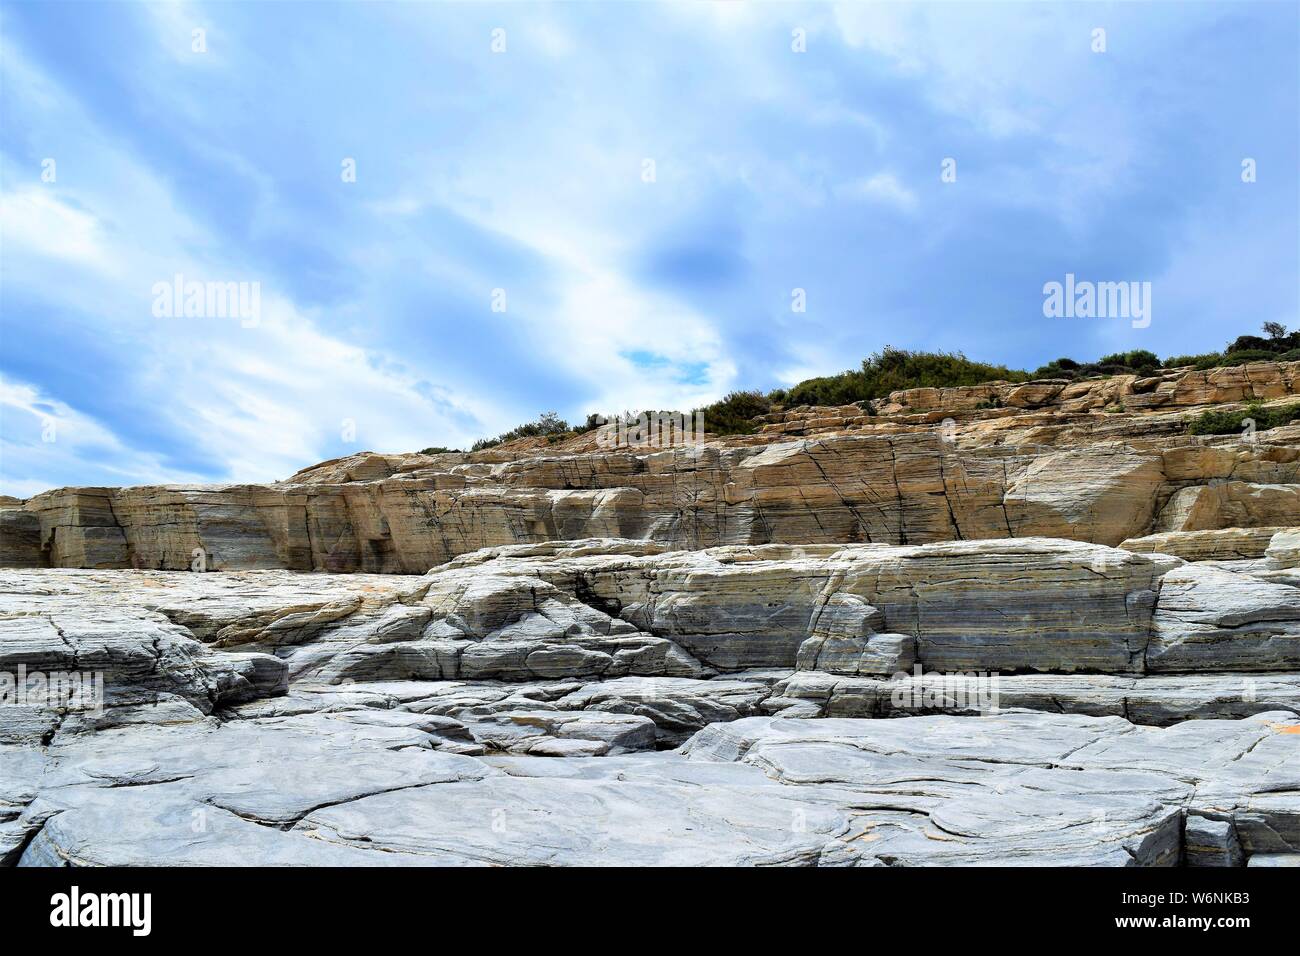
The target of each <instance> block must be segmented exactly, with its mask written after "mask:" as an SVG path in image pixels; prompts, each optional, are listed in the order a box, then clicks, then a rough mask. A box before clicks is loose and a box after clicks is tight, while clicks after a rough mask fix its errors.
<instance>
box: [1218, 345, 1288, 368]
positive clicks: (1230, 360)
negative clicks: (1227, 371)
mask: <svg viewBox="0 0 1300 956" xmlns="http://www.w3.org/2000/svg"><path fill="white" fill-rule="evenodd" d="M1275 361H1277V353H1276V352H1270V351H1269V350H1268V349H1242V350H1240V351H1237V352H1229V353H1228V354H1227V355H1225V356H1224V357H1223V361H1222V362H1220V363H1219V365H1220V367H1226V366H1231V365H1245V364H1246V363H1248V362H1275Z"/></svg>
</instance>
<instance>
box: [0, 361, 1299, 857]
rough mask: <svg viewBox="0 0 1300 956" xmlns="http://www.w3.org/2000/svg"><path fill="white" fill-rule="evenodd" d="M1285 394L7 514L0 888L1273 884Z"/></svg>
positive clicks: (1226, 377) (522, 448) (516, 447)
mask: <svg viewBox="0 0 1300 956" xmlns="http://www.w3.org/2000/svg"><path fill="white" fill-rule="evenodd" d="M1296 373H1297V366H1296V365H1294V364H1292V365H1273V366H1244V367H1241V368H1236V369H1218V370H1212V371H1210V372H1193V371H1190V370H1184V371H1179V372H1172V373H1168V374H1164V375H1161V376H1158V377H1155V378H1151V379H1136V378H1134V377H1132V376H1127V377H1122V378H1118V379H1105V380H1097V381H1091V382H1083V383H1062V382H1033V383H1028V384H1021V385H1003V384H994V385H989V386H978V387H975V388H970V389H944V390H933V389H919V390H913V391H910V392H902V393H895V394H894V395H892V396H890V397H889V398H888V399H887V400H884V401H881V402H877V403H871V404H870V405H869V407H866V408H859V407H858V406H852V408H851V409H791V410H785V411H782V412H780V413H776V414H774V415H772V416H768V419H769V420H766V421H762V422H759V423H758V426H759V430H758V431H757V432H756V433H755V434H753V435H748V436H740V437H732V438H725V439H722V438H720V439H714V440H709V441H706V442H703V443H701V444H698V445H691V446H683V447H672V448H665V449H617V448H616V449H609V448H604V447H601V445H600V443H599V436H597V435H594V434H591V433H587V434H582V435H576V436H573V437H570V438H567V439H564V440H562V441H560V442H557V443H555V444H553V445H550V444H547V443H546V442H545V441H536V440H525V441H522V442H519V443H515V444H513V445H511V446H500V447H497V448H494V449H491V450H489V451H486V452H481V453H478V454H476V455H460V454H448V455H438V456H426V455H377V454H361V455H357V456H352V457H350V458H346V459H341V460H338V461H333V462H326V463H324V464H321V465H318V466H315V467H313V468H310V469H307V470H305V471H303V472H300V473H299V474H297V475H295V476H293V477H292V478H291V479H289V480H287V481H285V482H282V483H276V484H272V485H265V486H219V487H211V486H206V487H157V488H122V489H114V488H71V489H59V490H56V491H51V492H48V493H46V494H43V495H38V496H36V497H35V498H32V499H30V500H28V501H25V502H18V501H14V500H6V501H3V502H0V534H2V537H0V566H3V569H2V570H0V679H3V680H4V683H3V684H2V685H0V698H2V699H3V700H2V703H3V706H0V862H4V863H8V864H14V863H17V864H22V865H125V864H184V865H226V864H248V863H254V864H320V865H428V864H455V865H483V864H534V865H535V864H542V865H562V864H607V863H617V864H641V865H655V864H675V865H716V864H726V865H750V864H787V865H826V866H850V865H851V866H894V865H973V864H991V863H998V864H1005V863H1016V864H1025V863H1028V864H1044V865H1046V864H1051V865H1098V866H1110V865H1122V866H1128V865H1152V866H1162V865H1176V864H1183V865H1190V866H1206V865H1208V866H1225V865H1243V864H1246V865H1253V866H1260V865H1287V864H1294V863H1300V799H1297V792H1300V791H1298V789H1297V783H1296V782H1297V781H1298V780H1300V498H1298V497H1297V496H1298V495H1300V428H1298V427H1297V426H1294V425H1293V426H1286V427H1281V428H1274V429H1270V430H1266V431H1260V432H1259V433H1257V434H1254V435H1245V436H1237V435H1229V436H1222V437H1195V436H1190V435H1188V434H1187V427H1186V426H1187V421H1188V419H1189V418H1190V417H1191V416H1193V415H1196V414H1199V413H1200V412H1202V411H1204V410H1206V409H1207V408H1214V409H1219V410H1223V409H1233V408H1240V407H1244V406H1243V405H1242V403H1244V402H1247V401H1264V402H1277V401H1285V400H1286V399H1287V398H1288V396H1294V395H1295V394H1296V386H1297V381H1296ZM1119 406H1122V407H1119ZM191 568H193V569H195V570H196V571H200V570H201V571H206V572H216V573H191V571H189V570H185V569H191ZM337 572H352V573H346V574H344V573H337ZM86 676H93V678H94V680H93V681H92V682H89V683H85V682H79V681H78V679H79V678H83V677H86Z"/></svg>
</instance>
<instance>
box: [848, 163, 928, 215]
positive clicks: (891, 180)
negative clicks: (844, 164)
mask: <svg viewBox="0 0 1300 956" xmlns="http://www.w3.org/2000/svg"><path fill="white" fill-rule="evenodd" d="M835 195H836V196H837V197H839V198H840V199H861V200H866V201H868V202H878V203H883V204H884V205H887V206H895V207H897V208H898V209H902V210H904V211H911V210H912V209H915V208H916V194H915V193H914V192H912V190H910V189H908V188H907V187H906V186H904V185H903V184H902V183H901V182H899V181H898V177H896V176H895V175H894V174H893V173H887V172H881V173H876V174H875V175H874V176H868V177H865V178H863V179H857V180H854V181H853V182H850V183H845V184H843V185H841V186H839V187H837V188H836V190H835Z"/></svg>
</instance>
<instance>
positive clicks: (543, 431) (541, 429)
mask: <svg viewBox="0 0 1300 956" xmlns="http://www.w3.org/2000/svg"><path fill="white" fill-rule="evenodd" d="M571 431H572V429H570V428H569V423H568V422H566V421H565V420H564V419H563V418H561V417H560V416H559V415H557V414H556V413H555V412H542V414H540V415H538V416H537V419H536V421H531V422H524V424H522V425H519V426H517V427H515V428H512V429H510V431H508V432H502V433H501V434H500V435H498V436H497V437H496V438H480V439H479V440H478V441H476V442H475V443H474V444H472V445H470V447H469V450H470V451H482V450H483V449H484V448H492V447H494V446H496V445H500V444H501V443H502V442H507V441H514V440H515V439H516V438H536V437H538V436H541V435H546V436H553V435H563V434H566V433H568V432H571Z"/></svg>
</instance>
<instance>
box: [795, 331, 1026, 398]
mask: <svg viewBox="0 0 1300 956" xmlns="http://www.w3.org/2000/svg"><path fill="white" fill-rule="evenodd" d="M1029 378H1030V375H1029V373H1028V372H1021V371H1016V370H1015V369H1009V368H1007V367H1006V366H1004V365H988V364H985V363H984V362H973V361H971V360H970V359H968V358H966V356H964V355H962V354H961V353H960V352H909V351H907V350H905V349H895V348H890V347H889V346H885V348H883V349H882V350H881V351H879V352H877V353H875V354H874V355H872V356H871V357H870V358H867V359H864V360H863V362H862V368H861V369H854V370H851V371H848V372H841V373H840V374H839V375H829V376H826V377H824V378H811V379H809V380H808V381H806V382H800V383H799V384H798V385H796V386H794V387H793V388H791V389H789V390H787V391H786V392H785V393H784V402H783V404H784V405H787V406H790V405H853V404H855V403H858V402H866V401H870V400H871V399H873V398H884V397H885V396H887V395H888V394H889V393H890V392H896V391H898V390H900V389H905V388H950V387H952V386H955V385H980V384H982V383H984V382H993V381H998V380H1002V381H1007V382H1027V381H1028V380H1029Z"/></svg>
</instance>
